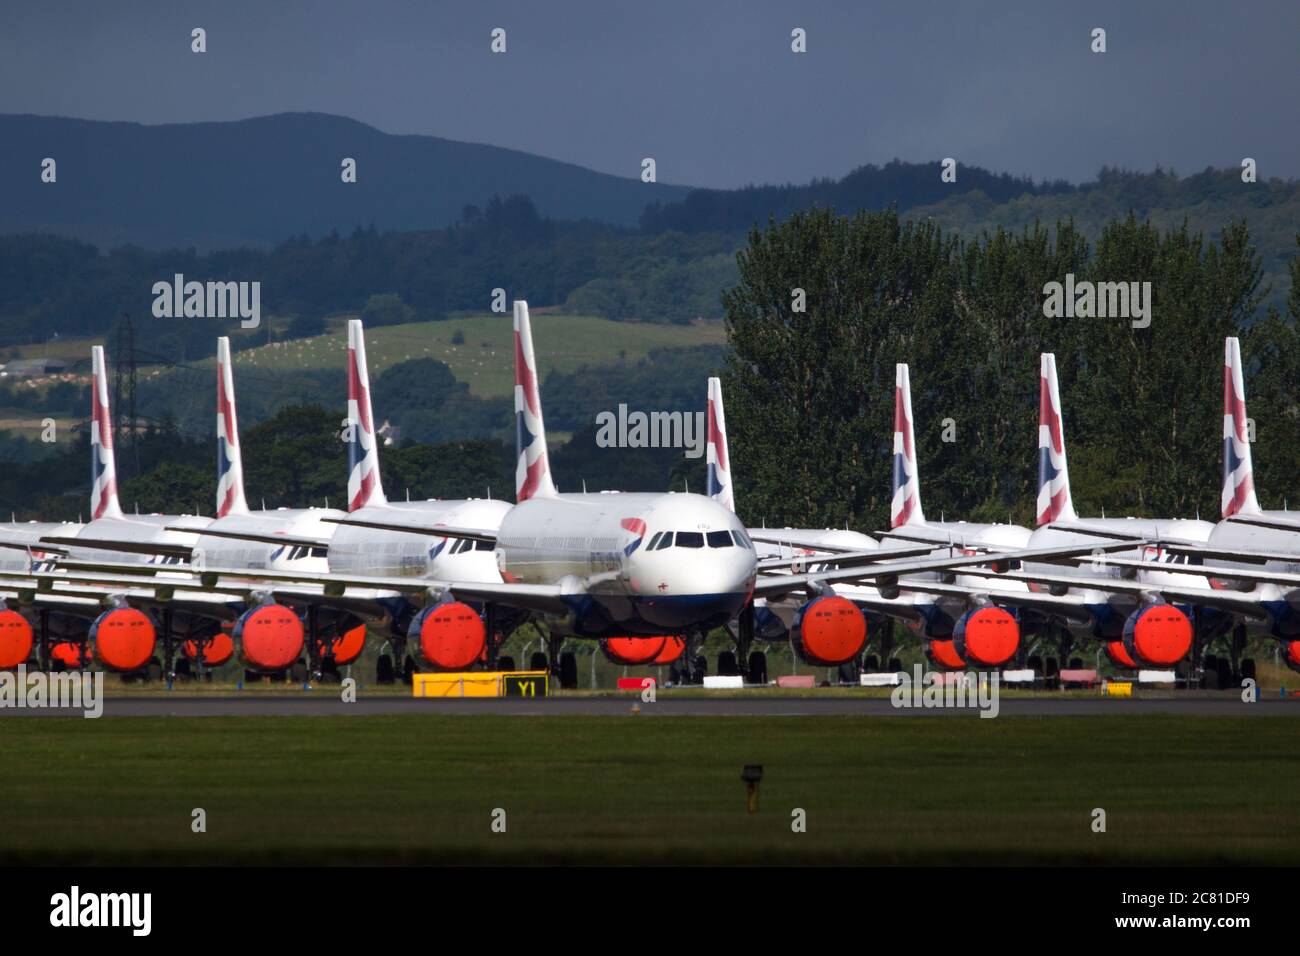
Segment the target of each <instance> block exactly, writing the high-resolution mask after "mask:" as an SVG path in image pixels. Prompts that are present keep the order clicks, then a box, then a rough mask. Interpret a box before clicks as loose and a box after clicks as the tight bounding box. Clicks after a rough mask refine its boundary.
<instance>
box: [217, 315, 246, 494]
mask: <svg viewBox="0 0 1300 956" xmlns="http://www.w3.org/2000/svg"><path fill="white" fill-rule="evenodd" d="M230 514H237V515H244V514H248V502H247V501H246V500H245V499H244V460H243V457H242V456H241V454H240V451H239V421H238V419H237V418H236V416H235V376H234V371H233V370H232V368H231V363H230V339H229V338H228V337H227V336H224V335H223V336H221V337H220V338H219V339H217V517H218V518H224V517H225V516H226V515H230Z"/></svg>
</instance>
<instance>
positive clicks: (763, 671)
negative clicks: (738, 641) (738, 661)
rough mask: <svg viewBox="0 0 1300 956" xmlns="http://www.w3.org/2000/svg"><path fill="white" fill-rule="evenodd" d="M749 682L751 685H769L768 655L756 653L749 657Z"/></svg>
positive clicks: (760, 652)
mask: <svg viewBox="0 0 1300 956" xmlns="http://www.w3.org/2000/svg"><path fill="white" fill-rule="evenodd" d="M749 682H750V683H751V684H766V683H767V655H766V654H764V653H763V652H762V651H754V652H753V653H752V654H750V655H749Z"/></svg>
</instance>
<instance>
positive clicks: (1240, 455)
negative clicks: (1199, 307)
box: [1219, 338, 1259, 518]
mask: <svg viewBox="0 0 1300 956" xmlns="http://www.w3.org/2000/svg"><path fill="white" fill-rule="evenodd" d="M1250 438H1251V436H1250V430H1249V422H1248V420H1247V418H1246V385H1245V379H1244V376H1243V374H1242V368H1241V344H1240V343H1239V342H1238V341H1237V339H1236V338H1229V339H1227V340H1226V341H1225V342H1224V348H1223V494H1222V496H1221V497H1220V499H1219V505H1220V511H1221V512H1222V514H1223V517H1225V518H1231V517H1232V516H1233V515H1239V514H1259V500H1258V499H1257V498H1256V497H1255V468H1254V465H1253V464H1252V463H1251V459H1250Z"/></svg>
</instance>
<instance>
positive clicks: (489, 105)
mask: <svg viewBox="0 0 1300 956" xmlns="http://www.w3.org/2000/svg"><path fill="white" fill-rule="evenodd" d="M196 26H201V27H204V28H205V29H206V30H207V34H208V52H207V53H206V54H202V55H197V54H194V53H191V52H190V30H191V29H192V28H193V27H196ZM495 27H501V28H504V29H505V30H506V31H507V52H506V53H504V54H493V53H492V52H491V51H490V49H489V43H490V35H489V34H490V32H491V30H492V29H493V28H495ZM795 27H802V28H804V29H805V30H806V31H807V46H808V52H807V53H805V54H795V53H793V52H791V49H790V42H791V41H790V31H791V30H792V29H793V28H795ZM1095 27H1103V28H1105V30H1106V43H1107V52H1106V53H1104V54H1094V53H1092V52H1091V50H1090V44H1091V42H1092V41H1091V36H1090V34H1091V31H1092V30H1093V28H1095ZM1298 54H1300V2H1298V0H1233V2H1229V3H1224V2H1218V0H1184V2H1177V0H1143V2H1135V0H1123V2H1107V0H1101V2H1098V0H1089V2H1051V0H1033V2H1021V0H1003V2H975V0H967V2H958V0H942V2H940V0H934V2H927V0H899V2H896V3H882V2H869V0H843V2H835V0H816V2H811V0H786V2H778V0H694V2H690V0H685V2H679V0H643V2H627V0H599V2H578V0H575V2H563V0H524V2H498V0H477V2H468V0H466V2H461V0H456V2H445V3H444V2H436V0H409V2H400V0H365V2H328V0H317V2H307V0H294V2H287V0H275V2H265V0H263V2H242V0H221V2H185V0H175V2H154V3H144V2H132V0H87V2H75V0H66V2H58V0H55V2H48V3H18V2H6V3H4V4H3V5H2V7H0V112H5V113H42V114H53V115H62V116H76V117H85V118H93V119H110V120H134V121H138V122H144V123H164V122H185V121H192V120H225V119H239V118H245V117H249V116H258V115H264V114H268V113H276V112H283V111H290V110H314V111H320V112H328V113H337V114H342V115H345V116H349V117H353V118H355V119H358V120H361V121H363V122H366V123H369V124H371V125H373V126H376V127H378V128H380V129H382V130H385V131H387V132H392V133H427V134H432V135H437V136H443V137H448V138H451V139H459V140H469V141H474V142H483V143H491V144H494V145H499V146H508V147H512V148H516V149H521V150H526V151H528V152H534V153H538V154H541V155H544V156H550V157H554V158H557V159H563V160H567V161H571V162H575V163H580V164H582V165H584V166H588V167H591V168H594V169H598V170H601V171H604V172H610V173H615V174H621V175H627V176H637V175H639V173H640V162H641V159H642V157H644V156H653V157H654V158H655V160H656V163H657V167H658V175H659V180H660V181H661V182H676V183H684V184H688V185H699V186H737V185H743V184H745V183H751V182H804V181H807V180H808V179H810V178H812V177H815V176H835V177H838V176H841V175H843V174H844V173H846V172H848V171H849V170H851V169H853V168H854V167H856V166H859V165H861V164H863V163H867V162H875V163H882V162H887V161H888V160H890V159H892V158H895V157H898V158H902V159H906V160H932V159H940V158H943V157H946V156H953V157H956V158H957V159H958V160H959V162H965V163H975V164H978V165H982V166H986V167H988V168H990V169H993V170H997V171H1004V170H1005V171H1008V172H1013V173H1018V174H1028V175H1031V176H1034V177H1035V178H1039V179H1042V178H1065V179H1070V180H1072V181H1076V182H1077V181H1080V180H1084V179H1090V178H1092V177H1093V176H1094V175H1095V174H1096V172H1097V170H1098V168H1099V167H1101V166H1102V165H1103V164H1110V165H1116V166H1123V167H1127V168H1131V169H1150V168H1152V167H1153V166H1155V165H1157V164H1159V165H1162V166H1164V167H1166V168H1169V167H1172V168H1173V169H1175V170H1177V171H1178V172H1180V173H1190V172H1196V171H1198V170H1200V169H1202V168H1204V167H1205V166H1206V165H1216V166H1233V167H1236V166H1238V165H1239V164H1240V162H1241V159H1242V157H1244V156H1252V157H1254V158H1255V159H1256V160H1257V161H1258V163H1259V171H1260V175H1261V176H1262V177H1265V178H1267V177H1272V176H1283V177H1288V178H1291V177H1297V176H1300V121H1298V120H1300V65H1298V64H1300V57H1298ZM0 148H3V144H0Z"/></svg>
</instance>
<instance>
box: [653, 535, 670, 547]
mask: <svg viewBox="0 0 1300 956" xmlns="http://www.w3.org/2000/svg"><path fill="white" fill-rule="evenodd" d="M660 534H662V535H663V537H662V538H660V539H659V543H658V544H656V545H653V547H654V549H655V550H656V551H662V550H663V549H664V548H671V547H672V546H673V533H672V532H671V531H661V532H660Z"/></svg>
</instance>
